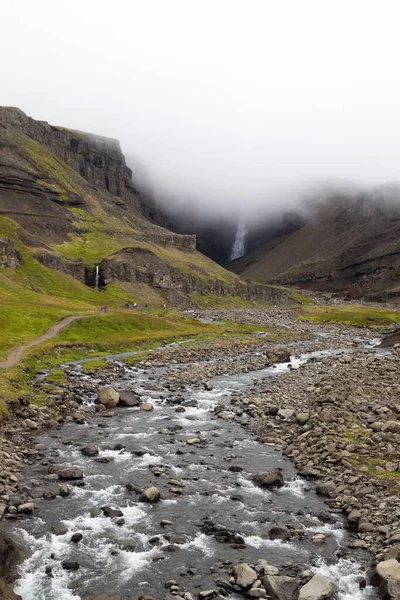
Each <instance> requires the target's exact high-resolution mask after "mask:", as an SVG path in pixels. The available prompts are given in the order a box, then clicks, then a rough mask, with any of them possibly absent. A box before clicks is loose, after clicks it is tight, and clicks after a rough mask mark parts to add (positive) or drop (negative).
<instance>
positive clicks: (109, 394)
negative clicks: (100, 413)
mask: <svg viewBox="0 0 400 600" xmlns="http://www.w3.org/2000/svg"><path fill="white" fill-rule="evenodd" d="M97 399H98V402H99V404H103V405H104V406H105V407H106V408H114V407H115V406H117V404H118V400H119V393H118V392H117V391H116V390H115V389H114V388H113V387H111V386H109V385H107V386H105V387H103V388H101V389H100V390H99V391H98V395H97Z"/></svg>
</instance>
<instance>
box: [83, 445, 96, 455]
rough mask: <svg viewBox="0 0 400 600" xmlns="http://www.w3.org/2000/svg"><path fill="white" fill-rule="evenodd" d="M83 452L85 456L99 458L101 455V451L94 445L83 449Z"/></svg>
mask: <svg viewBox="0 0 400 600" xmlns="http://www.w3.org/2000/svg"><path fill="white" fill-rule="evenodd" d="M81 452H82V454H83V456H97V455H98V453H99V449H98V447H97V446H95V445H94V444H91V445H90V446H85V447H84V448H81Z"/></svg>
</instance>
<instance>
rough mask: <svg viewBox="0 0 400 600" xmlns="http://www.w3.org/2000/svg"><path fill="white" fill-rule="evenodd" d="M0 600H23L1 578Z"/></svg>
mask: <svg viewBox="0 0 400 600" xmlns="http://www.w3.org/2000/svg"><path fill="white" fill-rule="evenodd" d="M0 598H1V599H2V600H22V596H17V594H15V593H14V592H13V591H12V589H11V588H10V587H9V586H8V585H7V584H6V582H5V581H4V579H3V578H2V577H0Z"/></svg>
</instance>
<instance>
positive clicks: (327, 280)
mask: <svg viewBox="0 0 400 600" xmlns="http://www.w3.org/2000/svg"><path fill="white" fill-rule="evenodd" d="M399 189H400V188H398V187H397V186H394V187H391V188H390V189H389V190H388V189H387V188H386V187H382V188H377V189H376V190H374V192H373V193H371V194H369V195H368V196H367V195H365V194H359V195H358V196H357V197H355V198H346V197H343V196H341V197H336V198H330V199H329V200H328V201H326V202H323V203H321V204H320V206H319V207H318V209H317V210H316V212H315V213H314V215H312V217H311V218H309V219H308V222H306V223H303V224H301V225H300V226H299V227H298V228H297V229H296V230H295V231H293V232H290V231H289V232H288V233H285V234H284V235H280V233H279V231H278V232H277V234H276V235H275V236H273V235H272V237H271V238H270V239H269V240H268V241H266V243H265V244H264V245H263V246H261V247H259V248H257V249H256V250H254V251H253V252H251V253H249V254H248V255H247V256H245V257H243V258H242V259H240V260H239V261H235V263H233V264H232V265H231V267H230V268H232V270H233V271H234V272H236V273H238V274H239V275H241V276H244V277H247V278H249V279H253V280H258V281H264V282H265V281H268V282H269V283H279V284H283V285H296V286H300V287H304V288H309V289H313V290H326V291H332V292H339V293H341V294H345V295H348V296H349V297H350V298H354V299H358V298H365V299H367V300H379V301H384V300H388V299H392V298H396V297H400V283H399V282H400V204H399V203H398V191H399Z"/></svg>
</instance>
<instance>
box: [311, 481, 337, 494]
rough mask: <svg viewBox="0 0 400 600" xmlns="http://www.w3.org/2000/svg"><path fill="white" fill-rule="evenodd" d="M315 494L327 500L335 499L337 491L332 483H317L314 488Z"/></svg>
mask: <svg viewBox="0 0 400 600" xmlns="http://www.w3.org/2000/svg"><path fill="white" fill-rule="evenodd" d="M316 492H317V494H319V495H320V496H325V497H329V498H336V496H337V495H338V490H337V487H336V485H335V483H334V482H333V481H326V482H325V483H319V484H318V485H317V488H316Z"/></svg>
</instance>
